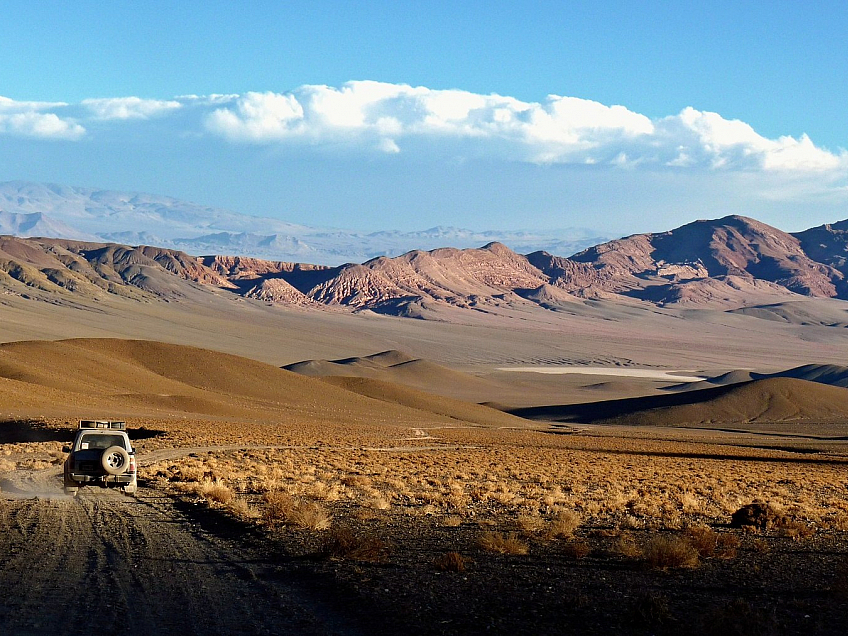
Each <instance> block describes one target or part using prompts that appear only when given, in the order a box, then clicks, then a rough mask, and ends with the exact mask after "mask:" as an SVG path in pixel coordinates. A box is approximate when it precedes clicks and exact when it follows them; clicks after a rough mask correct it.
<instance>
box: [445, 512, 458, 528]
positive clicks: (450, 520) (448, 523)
mask: <svg viewBox="0 0 848 636" xmlns="http://www.w3.org/2000/svg"><path fill="white" fill-rule="evenodd" d="M442 525H443V526H445V527H448V528H458V527H459V526H461V525H462V517H460V516H459V515H448V516H447V517H445V518H444V519H443V520H442Z"/></svg>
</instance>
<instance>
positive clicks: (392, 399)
mask: <svg viewBox="0 0 848 636" xmlns="http://www.w3.org/2000/svg"><path fill="white" fill-rule="evenodd" d="M324 381H325V382H327V383H329V384H332V385H334V386H339V387H342V388H343V389H346V390H348V391H352V392H354V393H358V394H360V395H365V396H368V397H370V398H374V399H375V400H380V401H382V402H389V403H392V404H400V405H403V406H408V407H410V408H413V409H419V410H422V411H425V412H428V413H437V414H439V415H444V416H446V417H450V418H453V419H456V420H458V421H461V422H468V423H473V424H483V425H485V426H507V427H521V428H525V427H527V426H528V424H529V422H528V421H527V420H524V419H521V418H519V417H515V416H513V415H509V414H507V413H503V412H501V411H499V410H496V409H494V408H490V407H488V406H483V405H480V404H472V403H470V402H464V401H462V400H454V399H452V398H447V397H438V396H434V395H432V394H431V393H425V392H423V391H417V390H415V389H410V388H408V387H404V386H400V385H398V384H393V383H390V382H383V381H381V380H374V379H371V378H354V377H338V376H336V377H328V378H324Z"/></svg>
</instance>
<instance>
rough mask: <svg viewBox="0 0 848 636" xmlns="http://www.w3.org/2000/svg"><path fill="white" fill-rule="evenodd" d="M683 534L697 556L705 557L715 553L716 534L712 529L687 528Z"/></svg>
mask: <svg viewBox="0 0 848 636" xmlns="http://www.w3.org/2000/svg"><path fill="white" fill-rule="evenodd" d="M685 536H686V538H687V539H688V540H689V543H690V544H691V545H692V547H693V548H695V550H697V551H698V555H699V556H701V557H704V558H705V557H711V556H713V555H714V554H715V551H716V545H717V544H718V534H716V532H715V531H714V530H712V529H710V528H704V527H692V528H687V529H686V532H685Z"/></svg>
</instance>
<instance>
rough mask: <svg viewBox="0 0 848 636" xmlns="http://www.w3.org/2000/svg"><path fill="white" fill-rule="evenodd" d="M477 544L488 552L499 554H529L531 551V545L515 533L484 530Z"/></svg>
mask: <svg viewBox="0 0 848 636" xmlns="http://www.w3.org/2000/svg"><path fill="white" fill-rule="evenodd" d="M477 544H478V545H479V546H480V547H481V548H482V549H483V550H486V551H487V552H496V553H498V554H527V553H528V552H529V551H530V548H529V546H528V545H527V544H526V543H525V542H523V541H522V540H521V539H519V538H518V537H517V536H516V535H515V534H513V533H510V534H506V535H505V534H503V533H502V532H484V533H483V534H481V535H480V538H479V540H478V542H477Z"/></svg>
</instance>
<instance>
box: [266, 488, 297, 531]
mask: <svg viewBox="0 0 848 636" xmlns="http://www.w3.org/2000/svg"><path fill="white" fill-rule="evenodd" d="M262 500H263V502H264V503H265V508H264V510H263V517H264V519H265V521H266V522H267V523H268V524H269V525H271V526H274V525H277V524H278V523H285V522H286V521H288V519H289V517H290V516H291V513H292V511H293V510H294V509H295V507H296V506H297V504H296V502H295V500H294V499H293V498H292V496H291V495H289V494H288V493H284V492H282V491H279V490H270V491H268V492H266V493H265V494H264V495H263V496H262Z"/></svg>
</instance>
